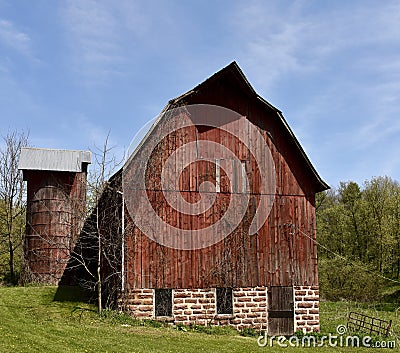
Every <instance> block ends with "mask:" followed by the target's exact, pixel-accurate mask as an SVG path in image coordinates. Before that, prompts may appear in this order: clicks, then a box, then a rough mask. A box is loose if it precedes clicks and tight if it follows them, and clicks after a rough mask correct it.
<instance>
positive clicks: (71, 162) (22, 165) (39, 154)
mask: <svg viewBox="0 0 400 353" xmlns="http://www.w3.org/2000/svg"><path fill="white" fill-rule="evenodd" d="M90 163H92V152H90V151H73V150H55V149H45V148H32V147H23V148H22V149H21V155H20V158H19V164H18V169H20V170H51V171H62V172H82V171H83V165H84V164H90Z"/></svg>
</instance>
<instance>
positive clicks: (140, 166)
mask: <svg viewBox="0 0 400 353" xmlns="http://www.w3.org/2000/svg"><path fill="white" fill-rule="evenodd" d="M28 152H29V153H28ZM39 152H40V151H39ZM39 152H37V151H36V152H35V151H33V152H32V151H27V156H28V157H29V158H28V159H27V161H28V164H26V165H25V164H24V163H22V165H21V166H20V168H21V169H24V172H25V177H26V178H28V179H29V180H30V182H28V194H29V195H30V196H29V200H31V201H30V203H29V202H28V229H34V230H35V232H30V233H29V234H28V235H29V237H28V238H27V239H28V241H27V252H26V254H28V255H27V261H28V264H29V265H30V266H31V267H32V269H33V272H35V273H36V272H37V273H38V276H42V273H41V272H40V271H41V269H42V268H44V270H45V273H44V275H46V276H47V277H49V278H50V277H51V273H49V272H51V271H52V268H53V267H54V268H53V270H54V272H56V273H55V275H56V278H57V279H58V278H59V277H60V274H59V271H60V269H64V267H65V261H64V258H63V261H62V262H61V263H62V267H60V266H53V267H52V266H50V265H49V266H47V267H46V266H45V264H44V263H43V261H42V260H43V259H38V258H37V257H35V256H36V255H35V254H36V253H37V252H35V251H36V250H35V249H36V248H38V249H39V248H40V249H39V250H43V249H44V250H45V251H47V252H46V254H51V253H52V251H53V250H52V249H50V248H49V246H48V245H47V244H48V242H46V244H44V243H43V241H42V239H45V240H48V237H49V236H51V239H56V240H58V239H61V238H62V239H64V238H66V235H68V234H69V233H71V231H70V230H68V229H67V228H66V227H63V226H62V225H61V223H60V224H58V225H54V224H53V223H54V222H53V220H54V219H55V218H54V217H53V216H52V215H55V214H56V213H55V212H54V211H55V209H53V208H54V207H56V206H57V205H58V204H59V201H57V200H58V198H59V197H58V196H57V195H58V194H57V192H54V191H53V189H54V188H58V187H60V185H59V182H60V178H55V177H54V175H56V176H60V175H64V174H65V175H66V177H68V178H69V179H68V178H67V179H68V180H66V183H67V184H68V185H69V184H71V185H72V186H73V185H74V183H73V180H75V179H73V178H72V177H75V176H76V175H78V176H82V178H81V179H82V180H84V179H85V176H86V173H85V172H86V169H85V168H86V165H87V163H90V156H89V155H87V154H82V153H83V152H79V153H78V157H79V156H81V155H82V156H83V155H84V157H85V158H84V159H82V158H81V159H79V158H78V159H77V160H78V161H79V162H80V164H79V163H78V169H76V170H75V169H74V168H72V169H71V168H69V169H68V168H67V169H65V168H64V163H61V162H62V161H61V162H60V161H58V162H60V163H61V164H60V163H58V164H57V163H56V164H55V167H54V166H53V165H52V166H44V167H43V165H42V164H43V163H44V162H45V161H46V160H50V161H53V160H55V161H57V158H55V157H56V156H55V155H54V156H53V155H52V156H53V157H54V158H53V157H52V158H50V159H49V158H48V156H47V155H46V156H44V155H43V156H42V157H43V158H42V159H43V160H38V161H36V162H35V163H33V162H32V156H33V155H34V156H36V157H35V158H36V159H38V158H39V157H40V156H39V155H38V153H39ZM40 153H42V154H43V153H47V154H49V153H53V154H54V153H56V152H54V151H53V152H51V151H50V152H49V151H47V152H46V151H45V152H40ZM40 153H39V154H40ZM75 154H76V153H75ZM75 154H74V152H63V154H62V156H63V158H62V160H64V159H65V158H67V157H68V158H67V159H68V160H69V159H70V157H71V158H72V157H74V156H75ZM39 159H40V158H39ZM71 160H72V159H71ZM74 161H75V159H74ZM31 162H32V163H33V164H32V163H31ZM75 163H76V161H75ZM82 163H83V164H82ZM31 164H32V165H31ZM38 166H39V167H40V168H38ZM73 167H75V165H74V166H73ZM37 169H40V171H37ZM43 170H45V171H46V173H44V172H43ZM54 170H55V171H56V172H55V171H54ZM71 173H72V174H71ZM74 173H75V174H74ZM71 176H72V177H71ZM39 177H40V178H39ZM38 178H39V179H40V180H39V179H38ZM71 178H72V179H71ZM70 179H71V180H70ZM54 183H56V184H54ZM327 188H328V186H327V185H326V184H325V183H324V181H323V180H322V179H321V178H320V176H319V175H318V174H317V172H316V170H315V169H314V167H313V166H312V164H311V163H310V161H309V159H308V158H307V156H306V154H305V153H304V151H303V149H302V148H301V146H300V144H299V142H298V141H297V139H296V137H295V136H294V134H293V132H292V131H291V129H290V127H289V126H288V124H287V122H286V121H285V119H284V117H283V115H282V113H281V112H280V111H279V110H278V109H276V108H275V107H273V106H272V105H271V104H269V103H268V102H267V101H265V100H264V99H263V98H262V97H260V96H259V95H258V94H257V93H256V92H255V91H254V89H253V88H252V87H251V85H250V83H249V82H248V81H247V79H246V77H245V76H244V75H243V72H242V71H241V70H240V68H239V67H238V65H237V64H236V63H235V62H233V63H231V64H230V65H228V66H227V67H225V68H223V69H222V70H221V71H219V72H217V73H216V74H214V75H213V76H211V77H210V78H209V79H207V80H206V81H204V82H203V83H201V84H200V85H198V86H197V87H195V88H194V89H192V90H190V91H188V92H187V93H185V94H183V95H182V96H180V97H178V98H176V99H173V100H171V101H170V102H169V103H168V105H167V106H166V107H165V109H164V110H163V111H162V113H161V114H160V116H159V117H158V118H157V119H156V120H155V121H154V123H153V124H152V125H151V126H150V128H149V129H148V131H147V133H146V135H145V136H144V138H143V139H141V140H140V141H137V143H135V144H134V146H133V147H132V153H131V154H130V157H129V159H128V160H127V162H126V163H125V165H124V168H123V170H121V171H120V172H118V173H117V174H116V175H115V176H114V177H113V178H112V179H111V180H110V188H108V189H107V190H106V192H105V193H104V196H103V197H102V199H101V202H100V204H99V212H97V214H98V215H101V219H100V224H101V228H102V233H103V235H105V238H104V239H103V240H102V241H106V242H108V243H109V244H114V246H111V247H110V246H108V247H107V246H105V247H103V251H107V250H110V251H112V254H111V253H110V254H105V255H106V256H105V257H104V261H103V271H104V273H103V276H102V278H103V279H104V280H107V279H110V278H111V279H112V280H110V281H109V283H107V284H106V285H105V286H104V287H105V288H107V291H108V292H109V293H118V298H119V299H118V305H119V306H120V308H121V309H122V310H125V311H127V312H129V313H131V314H132V315H134V316H137V317H140V318H155V319H161V320H168V321H171V322H175V323H176V324H202V325H208V324H210V325H231V326H233V327H235V328H237V329H243V328H247V327H252V328H256V329H268V332H269V334H271V335H272V334H291V333H293V332H294V331H296V330H299V329H305V330H307V331H318V330H319V295H318V263H317V246H316V242H315V240H316V225H315V194H316V193H317V192H320V191H323V190H326V189H327ZM64 189H65V188H64ZM84 189H85V188H84V186H82V187H81V188H79V190H84ZM54 190H55V189H54ZM65 190H67V191H68V192H70V193H71V192H72V195H75V194H76V192H75V191H74V190H75V188H74V187H72V188H71V186H70V187H69V188H66V189H65ZM65 190H64V191H65ZM71 190H72V191H71ZM79 190H78V191H79ZM42 191H43V192H42ZM35 193H36V194H35ZM42 194H43V195H42ZM78 194H80V192H78ZM114 194H115V195H114ZM121 194H123V197H121ZM34 195H39V196H40V195H42V197H41V199H40V200H39V199H38V202H36V198H35V197H36V196H34ZM46 195H55V196H57V197H55V198H56V199H57V200H55V201H54V202H52V201H51V200H50V201H49V202H48V201H47V199H48V198H50V196H49V197H48V196H46ZM68 195H69V194H68ZM113 195H114V196H113ZM39 196H38V197H39ZM42 199H43V200H42ZM79 200H81V201H80V203H79V204H82V202H84V198H83V197H79ZM110 200H111V201H110ZM113 200H114V201H115V200H117V202H114V201H113ZM46 202H47V203H49V205H50V206H51V207H47V206H48V205H47V204H46ZM57 202H58V203H57ZM110 202H111V203H110ZM121 202H122V207H121ZM36 204H37V205H36ZM42 204H43V205H44V206H43V207H45V206H46V205H47V206H46V207H47V208H46V209H44V210H45V211H46V212H48V209H49V210H50V211H51V212H50V213H51V216H52V217H53V218H51V217H50V218H49V217H47V216H46V217H47V218H46V219H49V220H50V221H48V222H47V223H49V226H47V223H46V224H44V226H43V227H41V228H40V226H39V225H41V224H42V223H43V222H42V218H43V217H44V216H43V215H44V214H43V212H42V211H43V210H42V208H43V207H42V206H41V205H42ZM39 206H40V207H42V208H40V207H39ZM53 206H54V207H53ZM61 206H62V209H61V211H63V212H64V213H65V214H67V215H69V212H70V209H69V208H68V207H69V206H68V205H67V204H64V203H62V204H61ZM67 206H68V207H67ZM35 207H36V208H37V207H39V208H40V209H39V208H38V209H37V210H36V208H35ZM34 208H35V210H34ZM56 211H58V209H57V210H56ZM40 212H42V213H40ZM64 213H63V214H64ZM57 215H58V213H57ZM35 217H36V218H35ZM43 219H44V218H43ZM35 220H36V221H35ZM35 222H36V223H37V224H36V223H35ZM70 223H71V222H69V224H70ZM86 223H87V227H89V228H90V222H89V221H87V222H86ZM49 229H51V230H52V231H50V232H49ZM57 229H58V233H59V234H55V233H57V231H56V230H57ZM84 229H85V227H84ZM53 230H54V232H55V233H54V232H53ZM68 232H69V233H68ZM53 233H54V234H53ZM67 233H68V234H67ZM83 233H85V232H82V233H81V236H80V240H78V245H79V241H80V242H81V244H80V245H79V246H80V248H81V249H86V248H87V249H89V250H93V247H91V246H86V245H85V246H82V243H83V241H84V240H83V236H82V234H83ZM86 234H91V232H86ZM121 235H122V236H121ZM38 236H40V237H38ZM59 236H61V238H59ZM36 238H37V239H39V238H40V239H39V240H40V241H39V242H38V241H37V240H36ZM73 238H75V237H73ZM91 239H92V238H90V239H89V240H88V241H89V242H91V241H92V240H91ZM94 239H95V240H96V239H98V238H97V236H95V237H94ZM52 243H56V242H55V241H53V242H52ZM73 243H75V242H73ZM57 244H58V243H57ZM57 244H56V245H57ZM78 245H76V247H78ZM57 249H58V245H57ZM31 250H32V251H33V250H35V251H33V252H32V251H31ZM53 253H55V254H56V255H57V254H59V251H58V252H57V251H55V252H54V251H53ZM74 253H75V250H74V251H73V252H71V254H74ZM80 255H82V253H80ZM95 255H96V253H95ZM57 256H58V255H57ZM87 256H88V257H90V256H92V257H93V254H91V253H90V251H88V254H87ZM95 257H96V256H94V258H95ZM111 258H112V259H113V260H112V261H111V260H110V259H111ZM80 259H81V260H82V259H84V256H82V257H80ZM36 260H37V261H36ZM86 260H88V263H90V264H91V265H94V266H95V265H96V261H94V260H93V261H92V260H89V259H86ZM73 261H74V259H73V256H71V259H70V263H71V265H70V266H69V267H68V269H69V271H66V272H65V273H64V278H63V281H62V283H69V284H71V281H72V279H71V278H74V279H77V280H79V278H81V277H82V276H84V273H85V271H82V272H81V273H80V272H79V271H77V268H78V266H77V265H76V263H75V264H74V262H73ZM111 262H112V263H111ZM51 263H56V262H54V261H52V262H49V264H51ZM58 263H60V261H58V262H57V264H58ZM91 265H90V266H91ZM88 266H89V265H88ZM39 272H40V273H39ZM42 272H43V271H42ZM86 272H87V271H86ZM94 273H95V272H94ZM66 274H67V275H66ZM42 277H43V276H42Z"/></svg>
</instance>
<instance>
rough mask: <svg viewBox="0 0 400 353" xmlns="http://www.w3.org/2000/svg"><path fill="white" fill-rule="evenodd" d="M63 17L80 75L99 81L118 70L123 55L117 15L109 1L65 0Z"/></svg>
mask: <svg viewBox="0 0 400 353" xmlns="http://www.w3.org/2000/svg"><path fill="white" fill-rule="evenodd" d="M111 4H112V3H111ZM62 17H63V20H64V28H65V31H66V37H67V40H68V42H69V48H70V53H71V56H72V60H73V64H74V65H73V67H74V70H75V72H76V73H77V74H78V75H79V76H80V77H79V79H85V80H86V82H87V83H101V82H102V81H103V80H105V79H106V78H107V77H109V76H110V75H115V74H117V75H118V74H121V72H120V71H119V69H118V65H117V64H118V63H121V61H122V60H123V59H124V54H123V47H122V41H121V40H120V36H119V22H118V18H117V17H116V16H115V13H114V11H113V7H112V6H110V3H108V2H104V1H96V0H88V1H79V2H77V1H68V2H67V3H66V6H65V7H63V8H62Z"/></svg>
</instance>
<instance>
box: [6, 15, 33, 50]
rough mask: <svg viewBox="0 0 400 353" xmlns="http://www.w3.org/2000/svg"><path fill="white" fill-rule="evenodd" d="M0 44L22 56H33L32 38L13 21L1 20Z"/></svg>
mask: <svg viewBox="0 0 400 353" xmlns="http://www.w3.org/2000/svg"><path fill="white" fill-rule="evenodd" d="M0 42H2V43H4V44H5V45H7V46H9V47H11V48H13V49H14V50H16V51H18V52H20V53H21V54H24V55H30V54H31V38H30V37H29V35H28V34H27V33H25V32H23V31H20V30H19V29H18V28H17V27H16V26H15V24H14V23H12V22H11V21H8V20H5V19H0Z"/></svg>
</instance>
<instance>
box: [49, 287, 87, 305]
mask: <svg viewBox="0 0 400 353" xmlns="http://www.w3.org/2000/svg"><path fill="white" fill-rule="evenodd" d="M53 300H54V301H56V302H83V303H91V302H92V301H93V300H92V293H91V292H89V291H87V290H84V289H83V288H81V287H79V286H59V287H58V288H57V291H56V294H55V295H54V299H53Z"/></svg>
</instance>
